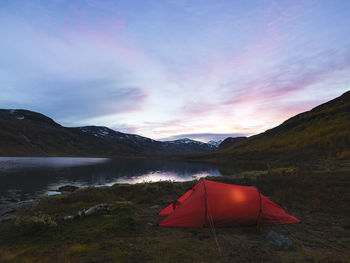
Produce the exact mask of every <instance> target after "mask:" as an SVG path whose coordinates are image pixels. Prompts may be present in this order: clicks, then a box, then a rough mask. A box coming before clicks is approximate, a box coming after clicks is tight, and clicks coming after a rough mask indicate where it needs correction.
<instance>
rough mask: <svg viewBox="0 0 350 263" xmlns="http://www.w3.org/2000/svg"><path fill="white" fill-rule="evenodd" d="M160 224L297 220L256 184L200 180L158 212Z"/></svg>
mask: <svg viewBox="0 0 350 263" xmlns="http://www.w3.org/2000/svg"><path fill="white" fill-rule="evenodd" d="M159 215H168V216H167V217H166V218H164V219H163V220H162V221H161V222H160V223H159V226H171V227H198V228H200V227H208V226H210V225H211V226H215V227H233V226H256V225H279V224H293V223H299V222H300V221H299V220H298V219H297V218H295V217H293V216H291V215H288V214H287V213H286V212H285V211H284V209H283V208H282V207H280V206H278V205H277V204H275V203H273V202H272V201H270V200H269V199H268V198H266V197H265V196H263V195H262V194H261V193H260V192H259V191H258V190H257V189H256V188H255V187H250V186H239V185H230V184H224V183H218V182H213V181H208V180H205V179H201V180H200V181H198V182H197V184H195V185H194V186H193V187H192V189H190V190H188V191H187V192H186V193H185V194H184V195H182V196H181V197H180V198H179V199H177V200H176V201H175V202H174V203H172V204H170V205H168V206H167V207H166V208H164V209H163V210H161V211H160V212H159Z"/></svg>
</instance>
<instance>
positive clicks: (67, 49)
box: [0, 0, 350, 141]
mask: <svg viewBox="0 0 350 263" xmlns="http://www.w3.org/2000/svg"><path fill="white" fill-rule="evenodd" d="M349 89H350V1H349V0H344V1H337V0H329V1H326V0H323V1H322V0H319V1H316V0H315V1H312V0H305V1H299V0H293V1H262V0H257V1H252V0H251V1H247V0H244V1H238V0H237V1H236V0H226V1H221V0H215V1H214V0H212V1H209V0H207V1H205V0H201V1H199V0H198V1H196V0H192V1H191V0H153V1H148V0H125V1H117V0H113V1H108V0H104V1H102V0H101V1H98V0H86V1H73V0H55V1H53V0H52V1H49V0H42V1H40V0H29V1H17V0H11V1H6V0H4V1H0V108H21V109H28V110H32V111H37V112H40V113H43V114H45V115H47V116H49V117H51V118H53V119H54V120H56V121H57V122H59V123H60V124H62V125H65V126H81V125H103V126H107V127H110V128H113V129H115V130H118V131H121V132H127V133H137V134H139V135H143V136H147V137H150V138H153V139H163V138H182V137H189V138H192V139H198V140H202V141H208V140H209V139H221V138H225V137H228V136H239V135H252V134H256V133H259V132H262V131H264V130H266V129H269V128H272V127H274V126H276V125H278V124H280V123H282V122H283V121H284V120H286V119H287V118H289V117H292V116H293V115H295V114H297V113H300V112H303V111H306V110H310V109H311V108H313V107H314V106H316V105H318V104H321V103H323V102H326V101H328V100H330V99H333V98H335V97H337V96H340V95H341V94H342V93H344V92H345V91H347V90H349Z"/></svg>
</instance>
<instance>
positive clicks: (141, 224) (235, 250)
mask: <svg viewBox="0 0 350 263" xmlns="http://www.w3.org/2000/svg"><path fill="white" fill-rule="evenodd" d="M226 172H227V171H226ZM228 173H229V172H228ZM349 175H350V172H349V171H347V170H336V171H318V172H315V171H308V170H303V171H300V170H298V169H296V168H282V169H269V170H268V171H250V172H241V173H236V172H235V173H233V174H231V175H228V176H224V177H216V178H212V179H214V180H217V181H222V182H227V183H233V184H240V185H254V186H257V187H258V188H259V189H260V190H261V192H262V193H263V194H264V195H266V196H268V197H269V198H270V199H271V200H272V201H274V202H276V203H278V204H280V205H282V206H283V207H284V208H285V209H286V210H287V212H288V213H290V214H292V215H294V216H296V217H297V218H299V219H301V220H302V223H300V224H297V225H285V226H271V227H261V228H260V229H259V230H257V229H255V228H231V229H216V234H217V239H218V243H219V246H220V249H221V255H220V253H219V250H218V247H217V245H216V243H215V240H214V238H213V235H212V233H211V231H210V229H206V228H204V229H181V228H163V227H157V226H155V225H156V223H158V222H159V220H160V218H159V217H158V216H157V211H158V210H159V209H161V208H162V207H164V206H165V205H167V204H168V203H169V202H172V201H173V200H174V199H176V198H177V197H178V196H180V195H181V194H182V193H184V192H185V191H186V190H187V189H188V188H189V187H190V186H191V185H192V184H193V182H185V183H171V182H159V183H149V184H137V185H115V186H112V187H110V188H108V189H97V188H91V187H90V188H85V189H79V190H77V191H75V192H74V193H72V194H69V195H59V196H52V197H44V198H41V199H40V200H39V202H37V203H33V204H32V205H28V206H27V208H26V209H25V208H23V209H22V211H21V213H20V214H19V215H18V219H17V220H16V221H7V222H4V223H1V224H0V233H1V235H0V262H9V263H11V262H350V191H349V189H350V176H349ZM104 202H107V203H112V204H113V205H114V208H113V209H112V211H111V212H110V213H109V214H98V215H93V216H89V217H81V218H77V219H74V220H71V221H63V220H62V216H66V215H72V214H75V213H76V212H77V211H79V210H81V209H86V208H89V207H91V206H93V205H95V204H99V203H104ZM271 230H274V231H276V232H278V233H280V234H282V235H285V236H286V237H288V238H289V239H291V240H293V242H294V246H293V247H292V248H291V249H289V250H287V251H285V250H278V249H276V248H274V247H272V246H270V245H268V244H267V242H266V241H265V238H266V235H267V234H268V232H269V231H271Z"/></svg>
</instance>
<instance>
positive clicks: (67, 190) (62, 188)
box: [57, 185, 79, 194]
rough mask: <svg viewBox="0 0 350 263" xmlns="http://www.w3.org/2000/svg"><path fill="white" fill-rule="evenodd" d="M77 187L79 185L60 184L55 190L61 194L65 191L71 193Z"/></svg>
mask: <svg viewBox="0 0 350 263" xmlns="http://www.w3.org/2000/svg"><path fill="white" fill-rule="evenodd" d="M77 189H79V187H77V186H74V185H65V186H61V187H60V188H58V190H57V192H61V193H62V194H66V193H72V192H74V191H75V190H77Z"/></svg>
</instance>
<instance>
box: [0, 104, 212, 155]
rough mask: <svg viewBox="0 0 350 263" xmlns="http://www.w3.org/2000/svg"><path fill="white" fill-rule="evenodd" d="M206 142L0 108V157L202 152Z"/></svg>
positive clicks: (210, 149)
mask: <svg viewBox="0 0 350 263" xmlns="http://www.w3.org/2000/svg"><path fill="white" fill-rule="evenodd" d="M215 149H216V147H213V146H212V145H210V144H206V143H202V142H197V141H194V140H190V139H180V140H176V141H166V142H160V141H156V140H152V139H150V138H146V137H142V136H139V135H136V134H127V133H122V132H118V131H114V130H112V129H110V128H107V127H102V126H84V127H75V128H69V127H63V126H61V125H60V124H58V123H56V122H55V121H54V120H52V119H51V118H49V117H47V116H45V115H43V114H40V113H37V112H32V111H28V110H0V156H100V157H112V156H114V157H118V156H135V155H136V156H143V155H176V154H193V153H204V152H209V151H213V150H215Z"/></svg>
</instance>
